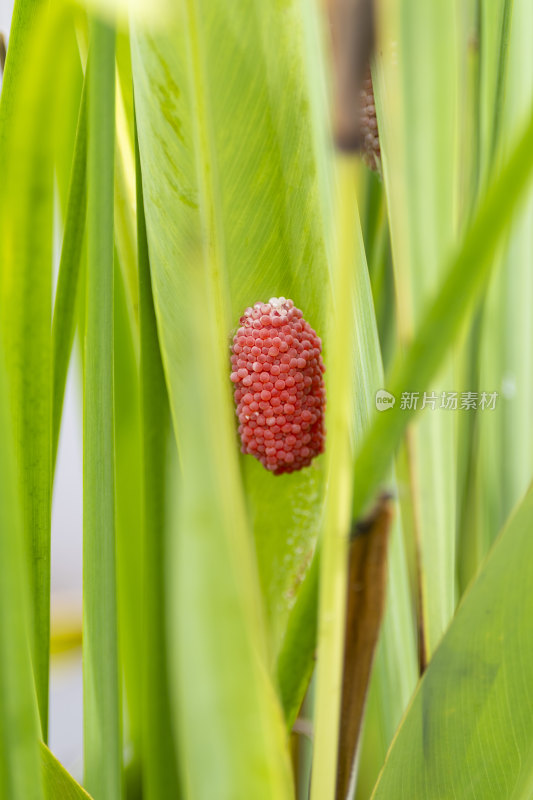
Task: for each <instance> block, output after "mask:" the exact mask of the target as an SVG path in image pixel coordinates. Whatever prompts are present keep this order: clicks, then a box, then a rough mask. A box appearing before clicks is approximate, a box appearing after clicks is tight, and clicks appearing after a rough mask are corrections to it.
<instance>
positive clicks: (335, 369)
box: [311, 156, 373, 800]
mask: <svg viewBox="0 0 533 800" xmlns="http://www.w3.org/2000/svg"><path fill="white" fill-rule="evenodd" d="M357 162H358V157H353V156H352V157H348V156H339V157H338V158H337V174H336V178H337V184H338V189H337V207H336V212H337V213H336V216H337V220H338V222H337V240H336V258H335V262H334V270H333V275H332V282H333V297H332V301H333V302H332V311H333V313H332V319H331V323H330V330H329V336H328V342H329V347H330V350H329V352H330V374H329V376H328V377H327V379H326V386H327V389H328V409H327V413H326V425H327V431H328V448H327V455H326V458H327V475H328V492H327V494H326V497H325V502H324V522H323V527H322V532H321V538H320V543H319V546H320V548H321V551H322V555H321V565H320V595H319V597H320V600H319V619H318V621H319V627H318V631H319V633H318V665H317V675H316V677H317V680H316V693H315V709H316V710H315V726H316V730H315V744H314V758H313V772H312V781H311V798H312V800H314V799H315V798H317V799H318V798H323V797H332V796H333V795H334V793H335V785H336V778H337V751H338V740H339V715H340V707H341V690H342V670H343V657H344V636H345V627H346V623H345V616H346V596H347V585H348V584H347V579H348V571H347V570H348V541H349V535H350V522H351V510H352V491H353V462H354V447H355V441H354V439H355V424H356V416H355V414H354V413H353V412H354V398H355V380H354V378H355V359H353V358H349V359H348V363H346V353H347V352H348V353H350V354H351V353H352V352H353V351H354V350H356V348H357V345H358V343H357V342H356V340H355V333H356V331H357V327H356V324H355V315H354V306H353V303H352V298H353V295H354V293H355V276H356V274H357V272H358V271H359V270H358V269H357V266H358V265H357V266H356V259H357V258H361V251H360V247H359V224H358V223H359V220H358V218H357V213H358V212H357V201H356V186H357V178H358V171H357V166H358V163H357ZM354 267H355V268H354ZM372 311H373V309H372Z"/></svg>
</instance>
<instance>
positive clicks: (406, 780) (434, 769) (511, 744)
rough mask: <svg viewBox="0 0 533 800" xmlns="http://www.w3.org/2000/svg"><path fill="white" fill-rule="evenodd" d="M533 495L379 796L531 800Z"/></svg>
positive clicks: (499, 546)
mask: <svg viewBox="0 0 533 800" xmlns="http://www.w3.org/2000/svg"><path fill="white" fill-rule="evenodd" d="M532 525H533V490H531V489H530V490H529V492H528V494H527V495H526V497H525V499H524V500H523V502H522V503H521V504H520V506H519V508H518V509H517V511H516V512H515V514H514V515H513V517H512V519H511V521H510V522H509V524H508V525H507V527H506V528H505V530H504V531H503V532H502V534H501V536H500V537H499V539H498V540H497V542H496V543H495V545H494V548H493V549H492V551H491V553H490V555H489V558H488V560H487V562H486V564H485V566H484V568H483V570H482V572H481V573H480V575H479V577H478V579H477V580H476V582H475V583H474V584H473V586H472V588H471V589H470V591H469V592H468V593H467V595H466V596H465V599H464V601H463V603H462V605H461V607H460V608H459V610H458V612H457V614H456V617H455V619H454V621H453V623H452V625H451V626H450V629H449V630H448V632H447V633H446V635H445V637H444V639H443V641H442V643H441V645H440V646H439V648H438V649H437V651H436V653H435V655H434V657H433V659H432V661H431V663H430V665H429V667H428V670H427V673H426V675H425V676H424V678H423V680H422V682H421V684H420V687H419V689H418V691H417V693H416V695H415V698H414V701H413V704H412V705H411V707H410V709H409V712H408V714H407V716H406V718H405V720H404V722H403V723H402V726H401V728H400V730H399V732H398V735H397V737H396V739H395V742H394V745H393V747H392V749H391V751H390V753H389V756H388V758H387V762H386V764H385V767H384V769H383V772H382V775H381V777H380V780H379V782H378V784H377V787H376V791H375V792H374V795H373V797H375V798H376V799H377V798H390V797H396V796H398V787H401V793H402V796H405V797H428V796H430V795H431V793H432V792H433V791H437V792H438V795H439V797H443V798H445V797H472V796H474V795H475V796H478V797H483V798H487V800H490V799H491V798H494V800H496V798H497V800H503V799H504V798H516V800H518V798H525V797H529V796H530V793H531V788H532V786H533V750H532V747H531V742H532V739H533V725H532V721H533V704H532V698H531V695H530V693H529V691H528V687H529V665H530V663H531V659H532V658H533V636H532V631H533V629H532V627H531V615H532V613H533V601H532V594H531V591H530V588H531V581H532V579H533V539H532V537H531V528H532Z"/></svg>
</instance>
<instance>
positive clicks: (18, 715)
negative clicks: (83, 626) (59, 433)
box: [0, 337, 43, 800]
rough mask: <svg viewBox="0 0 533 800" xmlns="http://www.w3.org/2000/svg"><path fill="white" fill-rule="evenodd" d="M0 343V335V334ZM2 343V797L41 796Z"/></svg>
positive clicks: (38, 799)
mask: <svg viewBox="0 0 533 800" xmlns="http://www.w3.org/2000/svg"><path fill="white" fill-rule="evenodd" d="M0 344H1V337H0ZM10 399H11V400H12V398H10V396H9V394H8V384H7V381H6V373H5V370H4V362H3V349H2V347H0V441H1V442H2V447H0V753H1V754H2V755H1V758H0V797H2V798H6V800H7V798H9V800H42V798H43V792H42V785H41V775H40V765H39V745H38V741H39V734H40V731H39V720H38V712H37V701H36V697H35V687H34V682H33V675H32V668H31V662H30V654H29V649H28V639H29V614H28V612H29V602H28V601H29V577H30V575H29V571H28V568H27V560H26V559H25V558H24V555H25V554H24V546H23V545H24V542H23V528H22V524H21V514H20V505H19V494H18V486H17V482H16V475H17V467H16V462H15V453H14V448H13V447H12V444H13V443H12V441H11V435H12V426H11V408H10Z"/></svg>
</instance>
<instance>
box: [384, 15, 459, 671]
mask: <svg viewBox="0 0 533 800" xmlns="http://www.w3.org/2000/svg"><path fill="white" fill-rule="evenodd" d="M383 20H384V21H383V28H384V30H383V32H382V33H383V36H382V47H381V51H382V52H383V57H382V58H381V59H380V60H379V61H378V70H377V77H378V80H377V83H376V109H377V112H378V121H379V131H380V142H381V150H382V154H383V171H384V180H385V187H386V191H387V198H388V210H389V221H390V229H391V242H392V256H393V265H394V276H395V288H396V298H397V304H396V308H397V315H398V331H399V341H400V345H401V346H402V347H405V346H407V345H408V344H409V342H410V341H411V340H412V337H413V331H415V330H416V328H417V325H418V323H419V321H420V318H421V315H422V314H423V312H424V310H425V308H426V304H427V302H428V300H429V299H430V298H431V296H432V294H433V293H434V291H435V287H436V286H438V285H439V283H440V280H441V278H442V275H443V268H444V267H445V266H446V262H445V261H444V259H443V254H446V253H448V252H449V251H450V249H451V247H452V245H454V244H455V241H456V231H457V219H456V217H457V202H456V195H457V191H458V185H459V170H458V169H457V166H456V165H457V164H458V163H459V160H458V146H457V142H458V138H457V126H458V112H459V103H458V100H459V92H458V89H459V68H460V55H461V51H460V48H459V36H458V34H459V31H460V24H459V23H460V16H459V4H458V3H457V2H456V0H436V2H433V3H426V4H419V3H414V2H412V0H403V2H400V3H399V4H390V7H389V8H388V9H387V10H386V11H385V12H384V14H383ZM392 42H394V45H392ZM443 366H444V369H442V370H441V371H440V373H439V375H438V382H435V383H434V384H428V385H426V386H424V387H423V388H422V390H421V396H420V401H419V403H420V404H422V397H423V393H424V392H427V393H430V392H432V391H434V392H436V393H437V394H440V392H442V391H443V390H453V388H454V385H455V384H454V374H453V370H452V369H451V368H450V366H449V364H445V365H443ZM401 391H405V392H411V391H414V390H413V388H412V387H411V386H410V385H409V384H406V385H404V386H402V387H401ZM397 402H398V404H399V403H400V397H399V396H398V398H397ZM455 420H456V416H455V415H453V414H449V413H446V412H443V411H439V412H437V413H428V412H426V414H423V415H421V416H420V418H419V420H418V421H417V423H416V425H415V426H413V428H412V430H410V431H408V434H407V436H408V449H407V453H408V458H409V462H410V464H409V477H410V487H409V490H410V494H411V498H410V500H411V502H412V504H413V506H414V514H413V517H412V519H413V522H414V524H413V525H412V526H406V532H407V534H408V535H409V536H410V537H412V538H413V539H414V541H415V542H416V552H417V553H418V557H419V575H418V579H419V581H420V595H421V618H422V620H421V622H422V625H421V633H422V639H421V645H422V649H423V653H424V658H425V660H427V659H428V658H429V657H430V655H431V652H432V651H433V649H434V647H435V645H436V643H437V642H438V640H439V639H440V636H441V635H442V632H443V630H444V629H445V627H446V625H447V623H448V621H449V619H450V617H451V615H452V614H453V610H454V607H455V539H456V536H455V486H456V478H455V457H456V456H455ZM436 453H438V457H439V465H438V469H436V468H435V464H434V458H435V454H436Z"/></svg>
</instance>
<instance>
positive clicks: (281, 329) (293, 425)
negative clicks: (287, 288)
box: [231, 297, 326, 475]
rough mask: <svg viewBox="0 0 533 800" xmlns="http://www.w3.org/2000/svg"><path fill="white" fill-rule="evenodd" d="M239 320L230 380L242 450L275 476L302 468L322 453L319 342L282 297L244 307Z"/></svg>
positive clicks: (323, 393) (323, 403)
mask: <svg viewBox="0 0 533 800" xmlns="http://www.w3.org/2000/svg"><path fill="white" fill-rule="evenodd" d="M240 322H241V327H240V328H239V329H238V331H237V333H236V334H235V336H234V338H233V347H232V355H231V368H232V372H231V380H232V381H233V383H234V384H235V404H236V407H237V409H236V413H237V417H238V418H239V435H240V437H241V443H242V452H243V453H248V454H250V455H253V456H255V457H256V458H257V459H258V460H259V461H260V462H261V464H263V466H264V467H266V469H268V470H270V471H271V472H273V473H274V474H275V475H281V474H282V473H283V472H294V471H295V470H298V469H302V467H307V466H309V464H310V463H311V461H312V460H313V458H314V457H315V456H317V455H319V453H322V452H323V450H324V408H325V403H326V392H325V388H324V378H323V373H324V370H325V367H324V364H323V363H322V356H321V350H322V343H321V341H320V339H319V337H318V336H317V335H316V333H315V331H314V330H313V329H312V328H311V326H310V325H309V323H308V322H306V321H305V320H304V319H303V315H302V312H301V311H300V309H298V308H295V306H294V303H293V302H292V300H286V299H285V298H284V297H272V298H271V299H270V300H269V301H268V303H256V304H255V305H254V307H253V308H247V309H246V311H245V312H244V314H243V316H242V317H241V320H240Z"/></svg>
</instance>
